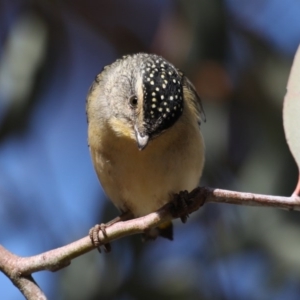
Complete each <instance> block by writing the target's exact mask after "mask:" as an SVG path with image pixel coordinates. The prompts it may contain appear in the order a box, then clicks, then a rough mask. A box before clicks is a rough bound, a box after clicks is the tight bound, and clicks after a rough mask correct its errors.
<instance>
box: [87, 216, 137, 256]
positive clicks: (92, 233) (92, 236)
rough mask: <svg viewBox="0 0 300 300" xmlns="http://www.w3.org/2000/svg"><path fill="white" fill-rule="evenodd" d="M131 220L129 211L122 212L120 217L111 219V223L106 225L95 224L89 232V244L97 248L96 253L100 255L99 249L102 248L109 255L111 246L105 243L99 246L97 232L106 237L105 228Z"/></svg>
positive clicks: (99, 241)
mask: <svg viewBox="0 0 300 300" xmlns="http://www.w3.org/2000/svg"><path fill="white" fill-rule="evenodd" d="M132 218H133V215H132V213H131V212H130V211H126V212H123V213H122V214H121V215H120V216H118V217H116V218H114V219H112V220H111V221H109V222H108V223H106V224H103V223H102V224H97V225H95V226H94V227H92V228H91V229H90V231H89V236H90V239H91V242H92V244H93V246H95V247H97V249H98V251H99V252H100V253H101V249H100V247H101V246H103V247H104V251H105V252H106V253H109V252H110V251H111V246H110V243H106V244H101V240H100V239H99V232H100V231H101V232H102V233H103V235H104V237H105V238H106V237H107V234H106V228H107V227H109V226H112V225H113V224H115V223H118V222H120V221H127V220H130V219H132Z"/></svg>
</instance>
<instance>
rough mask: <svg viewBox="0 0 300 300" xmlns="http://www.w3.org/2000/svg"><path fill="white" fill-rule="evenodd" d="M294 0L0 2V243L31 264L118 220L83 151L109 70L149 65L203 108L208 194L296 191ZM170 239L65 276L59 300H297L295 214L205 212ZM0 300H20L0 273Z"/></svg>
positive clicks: (51, 277) (60, 276)
mask: <svg viewBox="0 0 300 300" xmlns="http://www.w3.org/2000/svg"><path fill="white" fill-rule="evenodd" d="M299 16H300V2H299V1H297V0H286V1H281V0H272V1H271V0H252V1H241V0H239V1H238V0H210V1H204V0H185V1H183V0H181V1H179V0H178V1H171V0H170V1H168V0H163V1H162V0H152V1H138V0H127V1H122V0H111V1H104V0H103V1H102V0H101V1H100V0H99V1H93V0H85V1H79V0H73V1H70V0H62V1H55V0H52V1H50V0H42V1H41V0H32V1H29V0H28V1H24V0H14V1H11V0H0V228H1V230H0V243H1V244H3V245H4V246H5V247H6V248H7V249H9V250H10V251H12V252H13V253H16V254H18V255H21V256H30V255H34V254H38V253H41V252H43V251H47V250H50V249H52V248H55V247H59V246H62V245H65V244H67V243H70V242H72V241H74V240H76V239H79V238H81V237H83V236H85V235H87V233H88V230H89V228H90V227H92V226H93V225H94V224H96V223H99V222H106V221H108V220H110V219H112V218H113V217H115V216H116V215H117V214H118V212H117V210H116V209H115V208H114V206H113V205H112V204H111V203H110V202H109V201H107V200H106V199H105V195H104V194H103V191H102V189H101V187H100V185H99V183H98V180H97V178H96V174H95V172H94V170H93V166H92V163H91V160H90V156H89V149H88V146H87V123H86V116H85V98H86V94H87V91H88V88H89V86H90V85H91V83H92V81H93V79H94V77H95V76H96V74H97V73H99V72H100V71H101V70H102V68H103V66H105V65H107V64H110V63H112V62H113V61H114V60H115V59H117V58H118V57H120V56H121V55H124V54H129V53H135V52H153V53H157V54H160V55H162V56H164V57H165V58H166V59H168V60H169V61H170V62H172V63H173V64H174V65H176V66H177V67H179V68H180V69H181V70H183V71H184V72H185V74H186V75H187V76H188V77H189V78H190V79H191V81H192V82H193V83H194V84H195V86H196V88H197V90H198V92H199V95H200V96H201V98H202V99H203V105H204V108H205V111H206V117H207V122H206V123H204V124H202V125H201V126H202V130H203V134H204V138H205V142H206V166H205V172H204V175H203V179H202V181H201V185H205V186H210V187H218V188H225V189H232V190H238V191H245V192H254V193H265V194H273V195H285V196H289V195H291V194H292V192H293V190H294V188H295V185H296V182H297V167H296V165H295V163H294V161H293V159H292V156H291V154H290V152H289V150H288V147H287V145H286V142H285V138H284V132H283V125H282V102H283V97H284V94H285V90H286V89H285V88H286V83H287V79H288V74H289V71H290V67H291V64H292V59H293V56H294V54H295V52H296V49H297V47H298V44H299V42H300V18H299ZM175 223H176V224H175V239H174V241H173V242H170V241H167V240H163V239H157V240H156V241H155V242H147V243H142V242H141V238H140V236H132V237H128V238H124V239H122V240H119V241H116V242H114V243H113V244H112V247H113V250H112V253H110V254H103V253H102V254H99V253H98V252H97V251H93V252H91V253H88V254H87V255H84V256H82V257H80V258H78V259H76V260H74V261H73V262H72V264H71V266H69V267H68V268H65V269H63V270H61V271H59V272H57V273H50V272H40V273H35V274H34V278H35V279H36V280H37V282H38V283H39V284H40V286H41V287H42V288H43V290H44V291H45V293H46V294H47V296H48V297H49V299H61V300H65V299H75V300H77V299H87V300H92V299H125V300H127V299H128V300H129V299H130V300H131V299H202V300H206V299H210V300H214V299H224V300H225V299H229V300H235V299H236V300H239V299H246V300H247V299H249V300H252V299H254V300H256V299H258V300H259V299H275V300H277V299H278V300H279V299H286V300H293V299H295V300H296V299H297V300H298V299H299V294H300V252H299V249H300V221H299V213H296V212H286V211H282V210H277V209H271V208H253V207H238V206H233V205H222V204H208V205H205V206H204V207H203V208H202V209H201V210H199V211H197V212H196V213H194V214H192V215H191V216H190V218H189V220H188V222H187V224H184V225H183V224H181V223H180V222H175ZM0 298H1V299H8V300H14V299H23V297H22V295H21V294H20V292H19V291H18V290H17V289H16V288H15V287H14V286H13V285H12V284H11V282H10V281H9V280H8V279H7V278H6V277H5V276H4V275H3V274H0Z"/></svg>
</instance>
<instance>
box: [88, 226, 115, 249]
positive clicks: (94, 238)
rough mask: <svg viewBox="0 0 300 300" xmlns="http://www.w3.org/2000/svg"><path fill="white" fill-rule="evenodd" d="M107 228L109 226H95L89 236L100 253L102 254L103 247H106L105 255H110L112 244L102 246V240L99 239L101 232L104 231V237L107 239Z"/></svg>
mask: <svg viewBox="0 0 300 300" xmlns="http://www.w3.org/2000/svg"><path fill="white" fill-rule="evenodd" d="M106 228H107V225H106V224H103V223H102V224H97V225H95V226H94V227H92V228H91V229H90V231H89V236H90V239H91V242H92V244H93V246H95V247H96V248H97V249H98V251H99V252H100V253H101V246H103V247H104V252H105V253H109V252H110V251H111V246H110V243H106V244H101V240H100V239H99V232H100V231H102V233H103V235H104V236H105V237H107V234H106Z"/></svg>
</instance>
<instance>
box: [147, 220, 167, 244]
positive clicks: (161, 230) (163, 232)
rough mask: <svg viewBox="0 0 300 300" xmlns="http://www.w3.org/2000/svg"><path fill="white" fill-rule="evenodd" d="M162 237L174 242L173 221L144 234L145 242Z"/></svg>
mask: <svg viewBox="0 0 300 300" xmlns="http://www.w3.org/2000/svg"><path fill="white" fill-rule="evenodd" d="M158 236H161V237H163V238H165V239H168V240H171V241H172V240H173V223H172V222H171V221H168V222H165V223H162V224H160V225H159V226H158V227H155V228H151V229H150V230H147V231H146V232H145V233H144V240H145V241H147V240H155V239H156V238H157V237H158Z"/></svg>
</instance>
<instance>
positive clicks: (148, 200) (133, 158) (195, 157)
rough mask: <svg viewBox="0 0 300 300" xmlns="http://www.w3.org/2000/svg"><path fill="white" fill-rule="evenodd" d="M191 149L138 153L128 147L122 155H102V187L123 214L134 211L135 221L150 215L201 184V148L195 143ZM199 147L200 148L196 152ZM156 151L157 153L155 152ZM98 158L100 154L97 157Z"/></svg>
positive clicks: (100, 171) (110, 153) (100, 169)
mask: <svg viewBox="0 0 300 300" xmlns="http://www.w3.org/2000/svg"><path fill="white" fill-rule="evenodd" d="M194 143H195V144H194V145H193V147H192V148H191V149H184V151H181V153H180V155H179V153H178V150H180V148H178V147H177V151H176V152H175V151H174V150H172V149H170V150H169V151H164V152H160V151H152V150H153V149H151V148H150V146H151V145H149V149H147V148H146V149H145V150H143V151H139V150H138V149H137V147H136V146H135V145H134V147H132V148H131V147H127V148H125V149H126V152H127V153H124V147H122V155H120V154H121V152H119V151H118V150H117V149H116V152H115V153H114V151H110V152H109V154H103V153H102V154H100V157H98V159H100V160H102V163H101V164H97V165H98V166H101V167H100V168H98V169H97V174H98V176H99V179H100V181H101V184H102V187H103V189H104V190H105V192H106V194H107V195H108V197H109V198H110V199H111V201H112V202H113V203H114V205H115V206H116V207H117V208H119V209H120V210H121V211H128V210H129V211H131V212H132V213H133V215H134V216H135V217H139V216H143V215H146V214H148V213H151V212H153V211H155V210H157V209H159V208H160V207H161V206H163V205H164V204H166V203H167V202H169V201H170V200H171V199H172V198H171V197H172V195H173V194H174V193H178V192H179V191H181V190H188V191H191V190H192V189H193V188H195V187H196V186H197V185H198V183H199V180H200V176H201V173H202V167H203V149H202V144H201V143H200V140H199V143H197V141H195V142H194ZM197 147H198V148H197ZM154 150H155V149H154ZM96 155H97V154H96ZM98 155H99V153H98Z"/></svg>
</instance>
